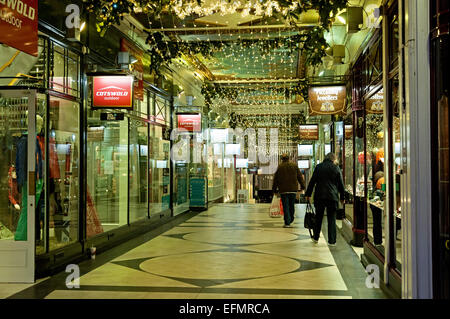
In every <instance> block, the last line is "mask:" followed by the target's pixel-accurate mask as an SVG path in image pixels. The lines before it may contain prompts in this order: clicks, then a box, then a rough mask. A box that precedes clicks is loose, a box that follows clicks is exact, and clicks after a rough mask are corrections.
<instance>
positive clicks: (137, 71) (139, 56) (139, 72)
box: [120, 38, 144, 101]
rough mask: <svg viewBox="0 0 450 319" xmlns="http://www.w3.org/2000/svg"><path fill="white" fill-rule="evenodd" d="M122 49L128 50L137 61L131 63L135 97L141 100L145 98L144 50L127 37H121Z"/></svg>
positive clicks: (123, 50)
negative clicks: (126, 38)
mask: <svg viewBox="0 0 450 319" xmlns="http://www.w3.org/2000/svg"><path fill="white" fill-rule="evenodd" d="M120 51H122V52H125V51H128V52H129V53H130V55H132V56H133V57H134V58H135V59H136V60H137V61H136V62H134V63H132V64H131V74H132V75H133V76H134V78H135V79H136V81H135V82H134V98H135V99H138V100H139V101H143V100H144V62H143V60H144V51H142V50H141V49H139V48H137V47H136V46H134V45H133V44H131V43H130V42H128V41H127V40H125V39H123V38H122V39H120Z"/></svg>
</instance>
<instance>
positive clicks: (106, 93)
mask: <svg viewBox="0 0 450 319" xmlns="http://www.w3.org/2000/svg"><path fill="white" fill-rule="evenodd" d="M133 85H134V78H133V77H132V76H121V75H118V76H112V75H108V76H95V77H93V90H92V94H93V97H92V107H94V108H124V109H130V110H132V109H133Z"/></svg>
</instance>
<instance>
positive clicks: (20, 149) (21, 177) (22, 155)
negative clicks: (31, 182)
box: [16, 135, 44, 189]
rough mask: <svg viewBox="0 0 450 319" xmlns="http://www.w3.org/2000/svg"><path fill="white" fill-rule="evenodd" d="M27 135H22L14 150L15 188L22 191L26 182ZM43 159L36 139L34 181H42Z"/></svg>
mask: <svg viewBox="0 0 450 319" xmlns="http://www.w3.org/2000/svg"><path fill="white" fill-rule="evenodd" d="M27 154H28V135H22V136H21V137H20V138H19V141H18V142H17V150H16V173H17V186H18V189H22V186H23V185H24V184H25V183H26V181H27V174H28V172H27V164H28V162H27V161H28V156H27ZM43 178H44V174H43V157H42V152H41V146H40V145H39V139H37V138H36V180H39V179H43Z"/></svg>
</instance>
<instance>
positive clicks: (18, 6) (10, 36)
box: [0, 0, 38, 57]
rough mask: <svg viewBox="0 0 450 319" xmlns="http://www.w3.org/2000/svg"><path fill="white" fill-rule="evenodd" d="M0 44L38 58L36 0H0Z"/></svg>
mask: <svg viewBox="0 0 450 319" xmlns="http://www.w3.org/2000/svg"><path fill="white" fill-rule="evenodd" d="M0 43H4V44H6V45H9V46H10V47H13V48H15V49H17V50H19V51H22V52H25V53H28V54H30V55H33V56H36V57H37V56H38V0H0Z"/></svg>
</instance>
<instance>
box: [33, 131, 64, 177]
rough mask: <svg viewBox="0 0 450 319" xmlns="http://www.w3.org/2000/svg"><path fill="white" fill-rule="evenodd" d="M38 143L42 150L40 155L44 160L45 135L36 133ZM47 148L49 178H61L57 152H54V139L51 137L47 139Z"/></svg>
mask: <svg viewBox="0 0 450 319" xmlns="http://www.w3.org/2000/svg"><path fill="white" fill-rule="evenodd" d="M37 139H38V140H39V145H40V148H41V152H42V157H43V159H44V160H45V137H44V136H43V135H38V136H37ZM48 149H49V153H50V157H49V159H48V160H49V166H50V176H49V177H50V178H61V173H60V171H59V163H58V153H57V152H56V141H55V139H54V138H53V137H50V138H49V139H48Z"/></svg>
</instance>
